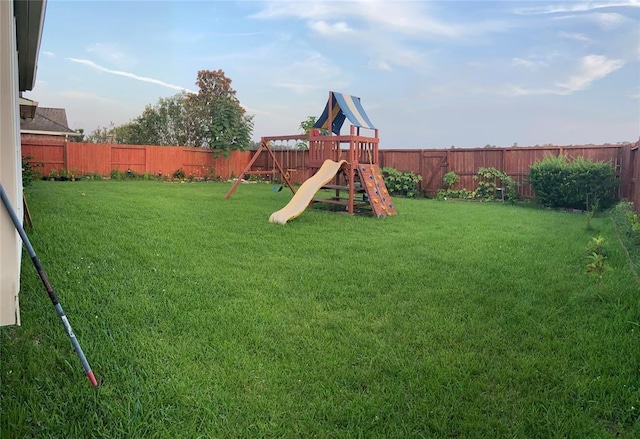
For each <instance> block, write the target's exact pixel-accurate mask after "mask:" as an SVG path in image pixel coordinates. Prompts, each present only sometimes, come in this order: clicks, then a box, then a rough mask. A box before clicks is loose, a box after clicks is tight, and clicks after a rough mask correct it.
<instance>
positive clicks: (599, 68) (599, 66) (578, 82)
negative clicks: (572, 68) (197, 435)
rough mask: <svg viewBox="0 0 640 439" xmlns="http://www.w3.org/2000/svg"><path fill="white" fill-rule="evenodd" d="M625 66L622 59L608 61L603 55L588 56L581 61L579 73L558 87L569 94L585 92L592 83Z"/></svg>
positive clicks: (559, 83) (560, 83) (558, 84)
mask: <svg viewBox="0 0 640 439" xmlns="http://www.w3.org/2000/svg"><path fill="white" fill-rule="evenodd" d="M623 65H624V61H623V60H621V59H608V58H607V57H606V56H602V55H588V56H585V57H583V58H582V59H581V61H580V67H579V72H578V74H577V75H573V76H571V77H570V78H569V79H568V80H567V81H566V82H558V83H556V85H557V86H558V87H560V88H561V89H564V90H566V91H567V92H568V93H573V92H575V91H579V90H584V89H586V88H588V87H590V86H591V83H593V82H594V81H597V80H598V79H602V78H604V77H605V76H607V75H609V74H610V73H613V72H615V71H616V70H618V69H619V68H621V67H622V66H623Z"/></svg>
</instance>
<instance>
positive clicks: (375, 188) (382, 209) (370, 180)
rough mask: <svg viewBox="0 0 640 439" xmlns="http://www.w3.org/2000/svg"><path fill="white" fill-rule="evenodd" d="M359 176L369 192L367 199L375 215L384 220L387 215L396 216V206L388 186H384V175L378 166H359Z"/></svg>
mask: <svg viewBox="0 0 640 439" xmlns="http://www.w3.org/2000/svg"><path fill="white" fill-rule="evenodd" d="M358 174H359V175H360V182H361V183H362V186H363V187H364V188H365V190H366V191H367V197H368V198H369V203H371V208H372V209H373V213H374V214H375V215H376V216H377V217H378V218H384V217H385V216H387V215H396V214H397V213H398V212H397V211H396V207H395V204H394V203H393V200H392V199H391V197H390V196H389V191H387V186H386V185H385V184H384V179H383V178H382V173H381V172H380V168H379V167H378V165H364V164H359V165H358Z"/></svg>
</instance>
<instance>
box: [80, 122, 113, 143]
mask: <svg viewBox="0 0 640 439" xmlns="http://www.w3.org/2000/svg"><path fill="white" fill-rule="evenodd" d="M115 128H116V126H115V125H114V123H113V122H111V123H110V124H109V126H108V127H101V126H99V127H97V128H96V129H95V130H93V131H91V134H89V135H88V136H87V139H86V140H87V142H90V143H116V140H115Z"/></svg>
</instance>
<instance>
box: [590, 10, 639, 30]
mask: <svg viewBox="0 0 640 439" xmlns="http://www.w3.org/2000/svg"><path fill="white" fill-rule="evenodd" d="M589 18H590V19H591V20H593V21H594V22H595V23H596V24H597V25H598V26H599V27H600V28H601V29H604V30H612V29H617V28H619V27H620V26H623V25H625V23H627V22H629V21H630V20H629V19H628V18H627V17H625V16H624V15H622V14H617V13H614V12H599V13H596V14H590V15H589Z"/></svg>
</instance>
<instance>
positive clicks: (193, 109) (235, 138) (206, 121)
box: [185, 70, 253, 155]
mask: <svg viewBox="0 0 640 439" xmlns="http://www.w3.org/2000/svg"><path fill="white" fill-rule="evenodd" d="M196 85H197V86H198V87H199V89H200V90H199V91H198V93H189V94H187V98H186V102H185V106H186V115H187V126H188V131H189V132H190V133H191V134H192V135H193V138H192V139H191V141H192V142H193V143H194V145H193V146H203V147H207V148H211V149H214V150H216V151H220V152H223V153H224V154H225V155H227V154H228V153H229V151H232V150H234V149H239V150H245V149H248V148H249V147H250V146H251V133H252V131H253V116H249V115H247V114H246V110H245V109H244V108H243V107H242V105H240V101H239V100H238V98H237V97H236V91H235V90H234V89H233V88H231V79H229V78H227V77H226V76H225V74H224V72H223V71H222V70H215V71H213V70H200V71H199V72H198V80H197V81H196Z"/></svg>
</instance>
